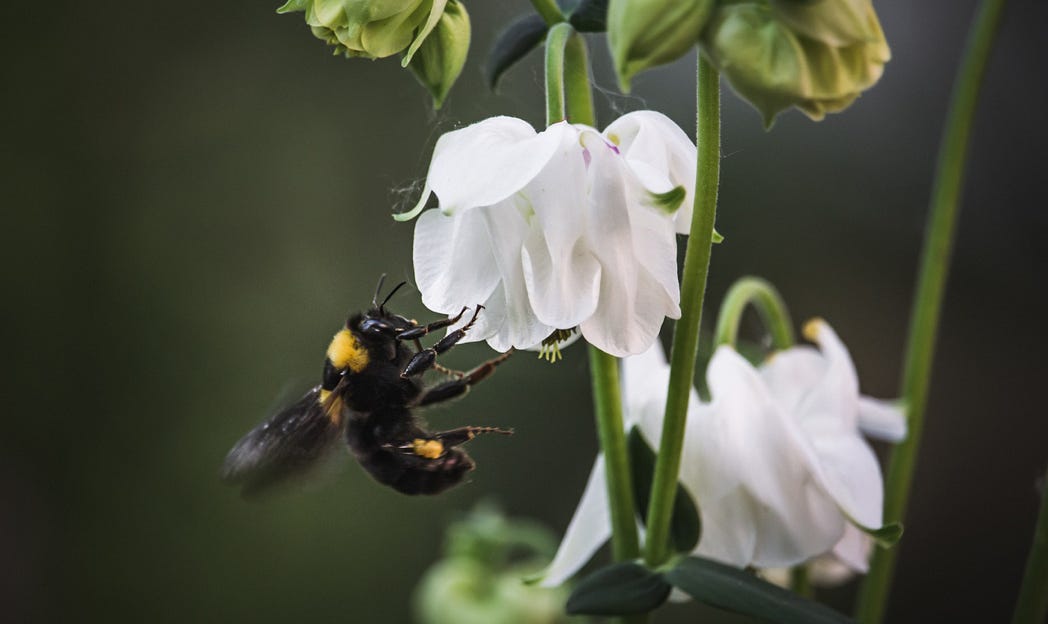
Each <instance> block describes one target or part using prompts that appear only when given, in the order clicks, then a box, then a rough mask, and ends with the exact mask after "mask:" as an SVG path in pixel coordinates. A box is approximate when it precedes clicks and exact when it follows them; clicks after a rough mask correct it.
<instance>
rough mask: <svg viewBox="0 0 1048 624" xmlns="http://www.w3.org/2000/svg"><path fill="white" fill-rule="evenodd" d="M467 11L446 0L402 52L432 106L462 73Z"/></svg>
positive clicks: (439, 102)
mask: <svg viewBox="0 0 1048 624" xmlns="http://www.w3.org/2000/svg"><path fill="white" fill-rule="evenodd" d="M469 33H470V29H469V14H468V13H466V7H464V6H462V4H460V3H459V2H456V0H448V4H447V6H446V7H445V8H444V12H443V13H441V15H440V20H439V21H438V22H437V25H436V26H435V27H434V28H433V31H432V32H431V33H430V34H429V36H428V37H426V39H425V41H423V42H422V45H421V46H420V47H419V48H418V51H417V52H415V54H414V56H410V52H409V55H405V56H404V65H406V66H408V67H411V70H412V71H413V72H415V77H417V78H418V79H419V82H421V83H422V85H423V86H424V87H426V89H428V90H429V92H430V94H431V95H432V96H433V108H440V107H441V105H443V104H444V98H445V97H447V95H448V91H450V90H451V85H453V84H455V79H457V78H458V76H459V74H460V73H462V67H463V66H464V65H465V64H466V53H467V52H468V51H469Z"/></svg>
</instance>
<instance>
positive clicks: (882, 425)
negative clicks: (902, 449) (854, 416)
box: [859, 396, 907, 442]
mask: <svg viewBox="0 0 1048 624" xmlns="http://www.w3.org/2000/svg"><path fill="white" fill-rule="evenodd" d="M859 429H862V432H863V433H865V434H866V435H867V436H869V437H871V438H874V439H876V440H884V441H886V442H901V441H902V440H904V439H906V430H907V425H906V412H905V411H904V410H903V408H902V406H901V405H899V404H898V403H897V402H894V401H884V400H881V399H875V398H873V397H868V396H861V397H859Z"/></svg>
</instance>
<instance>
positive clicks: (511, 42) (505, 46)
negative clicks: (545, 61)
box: [484, 14, 547, 90]
mask: <svg viewBox="0 0 1048 624" xmlns="http://www.w3.org/2000/svg"><path fill="white" fill-rule="evenodd" d="M546 29H547V26H546V22H545V21H543V19H542V18H541V17H540V16H538V15H534V14H530V15H524V16H522V17H518V18H517V19H516V20H514V21H513V22H510V25H509V26H507V27H506V28H505V29H504V30H503V31H502V32H501V33H499V35H498V37H496V38H495V44H494V45H492V46H491V52H490V53H488V64H487V67H486V68H485V69H484V75H485V76H486V77H487V82H488V88H489V89H492V90H494V89H495V86H496V85H497V84H498V81H499V78H501V77H502V74H503V73H504V72H505V71H506V70H507V69H509V68H510V67H512V66H513V64H514V63H516V62H517V61H519V60H520V59H522V58H524V55H526V54H527V53H528V52H531V51H532V50H533V49H534V48H535V46H537V45H538V44H539V43H540V42H541V41H542V40H543V39H544V38H545V37H546Z"/></svg>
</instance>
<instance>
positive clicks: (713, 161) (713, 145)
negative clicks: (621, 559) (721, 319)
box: [645, 53, 720, 566]
mask: <svg viewBox="0 0 1048 624" xmlns="http://www.w3.org/2000/svg"><path fill="white" fill-rule="evenodd" d="M698 56H699V60H698V66H699V67H698V79H697V81H696V82H697V84H696V99H697V106H696V109H697V110H696V116H697V124H696V130H695V132H696V141H695V142H696V145H697V146H698V150H697V155H696V158H697V161H696V168H695V210H694V212H693V213H692V219H691V231H690V234H689V237H688V250H687V252H686V253H685V255H684V275H683V279H682V280H681V301H680V307H681V317H680V320H679V321H677V323H676V326H675V327H674V330H673V348H672V350H671V351H670V383H669V391H668V393H667V396H666V416H665V420H664V421H663V425H662V440H661V442H660V444H659V453H658V455H657V456H656V460H655V477H654V478H653V479H652V486H651V500H650V503H649V505H648V515H647V518H648V533H647V539H646V545H645V559H646V560H647V563H648V564H649V565H651V566H657V565H660V564H662V563H663V562H664V561H665V560H666V558H667V557H668V555H669V531H670V520H671V518H672V516H673V500H674V497H675V496H676V494H677V479H678V475H679V474H680V456H681V450H682V448H683V446H684V423H685V421H686V420H687V418H688V396H689V394H690V392H691V387H692V384H693V381H694V378H695V357H696V355H697V354H698V348H699V324H700V323H701V321H702V301H703V299H704V298H705V295H706V276H707V274H708V272H709V267H710V255H711V253H712V247H713V222H714V220H715V218H716V213H717V186H718V184H719V182H720V75H719V74H718V72H717V70H716V69H714V68H713V66H712V65H710V63H709V62H708V61H706V59H704V58H703V57H702V54H701V53H699V55H698ZM700 505H701V501H700Z"/></svg>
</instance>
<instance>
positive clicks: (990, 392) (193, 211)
mask: <svg viewBox="0 0 1048 624" xmlns="http://www.w3.org/2000/svg"><path fill="white" fill-rule="evenodd" d="M974 5H975V3H974V2H972V1H970V0H964V1H960V0H934V1H933V0H926V1H925V2H921V3H910V2H886V1H882V2H879V3H878V9H879V11H880V15H881V18H882V22H883V25H884V30H885V31H886V33H887V36H888V40H889V42H890V43H891V45H892V51H893V55H894V58H893V60H892V61H891V63H889V65H888V66H887V72H886V74H885V77H884V79H883V80H882V81H881V83H880V84H879V85H878V86H877V87H875V88H874V89H873V90H872V91H870V92H869V93H867V94H866V95H865V96H863V97H862V98H861V99H860V100H859V101H858V102H857V103H856V104H855V105H854V106H853V107H852V108H851V109H850V110H849V111H847V112H846V113H844V114H841V115H836V116H831V117H829V118H828V119H827V120H826V121H825V122H823V123H820V124H815V123H812V122H810V121H808V120H807V119H806V118H803V117H802V116H801V115H799V114H797V113H794V112H791V113H788V114H786V115H784V116H783V117H782V118H780V120H779V122H778V123H777V124H776V126H775V128H774V130H772V131H771V132H768V133H766V132H764V131H763V130H762V129H761V124H760V119H759V117H758V115H757V114H756V113H755V112H754V111H753V110H751V109H749V108H748V106H747V105H745V104H743V103H742V102H741V101H740V100H738V99H736V98H735V97H734V96H733V95H732V94H731V93H730V92H728V91H727V90H725V93H724V139H723V151H724V161H723V185H722V188H721V202H720V214H719V220H718V229H719V231H720V232H721V233H723V234H724V235H725V237H726V239H727V240H726V242H725V243H724V244H722V245H720V246H718V247H717V248H716V249H715V254H714V260H713V267H712V274H711V283H710V297H711V298H710V302H711V304H712V305H717V304H719V301H720V298H721V296H722V295H723V293H724V291H725V289H726V288H727V286H728V285H729V284H730V283H731V281H732V280H734V279H736V278H737V277H739V276H741V275H744V274H750V273H754V274H759V275H763V276H765V277H767V278H769V279H771V280H772V281H773V282H775V283H776V284H777V285H778V286H779V288H780V289H781V290H782V292H783V293H784V295H785V296H786V298H787V301H788V303H789V304H790V306H791V309H792V312H793V314H794V316H795V319H796V320H797V321H798V322H799V321H802V320H803V319H805V318H807V317H809V316H813V315H821V316H824V317H826V318H827V319H829V320H830V322H831V323H832V324H833V325H834V327H835V328H836V329H837V331H838V332H839V333H840V334H841V336H842V337H843V338H844V339H845V341H846V342H847V344H848V345H849V347H850V349H851V351H852V355H853V357H854V359H855V361H856V365H857V367H858V369H859V372H860V375H861V379H862V384H863V389H864V391H865V392H867V393H869V394H873V395H877V396H882V397H890V396H893V395H894V394H896V392H897V387H898V386H897V379H898V376H899V371H898V363H899V361H900V357H901V351H902V346H903V341H904V329H905V326H906V322H907V314H908V309H909V299H910V294H911V289H912V284H913V271H914V267H915V262H916V257H917V253H918V250H919V246H920V239H921V233H922V229H923V223H924V218H925V213H926V204H927V197H928V189H929V183H930V176H931V173H932V168H933V162H934V157H935V152H936V148H937V144H938V138H939V132H940V129H941V125H942V119H943V116H944V112H945V108H946V103H947V96H948V92H949V87H950V84H951V81H952V77H953V75H954V69H955V64H956V62H957V59H958V56H959V53H960V50H961V47H962V43H963V37H964V33H965V32H966V29H967V25H968V21H969V18H970V16H971V15H972V12H973V10H974ZM467 6H468V8H469V11H470V13H471V15H472V18H473V25H474V31H473V32H474V34H473V46H472V49H471V50H470V60H469V64H468V65H467V67H466V70H465V72H464V74H463V76H462V78H461V80H460V81H459V84H458V85H457V86H456V87H455V89H454V90H453V91H452V94H451V96H450V99H449V101H448V103H447V105H446V106H445V108H444V110H442V111H440V112H439V113H433V112H432V111H431V110H430V109H429V101H428V97H427V95H426V94H425V93H424V91H423V90H422V89H421V88H420V87H419V86H418V85H416V83H415V81H414V79H413V77H412V76H411V75H410V74H409V73H408V72H407V71H403V70H401V69H400V67H399V64H398V63H397V62H396V61H395V60H392V59H390V60H386V61H377V62H368V61H363V60H356V61H346V60H343V59H340V58H334V57H332V56H331V55H330V54H329V52H328V50H327V49H326V48H325V46H324V45H323V44H322V43H320V42H319V41H317V40H315V39H314V38H313V37H312V36H311V35H310V33H309V30H308V28H307V27H306V26H305V25H304V23H303V22H302V19H301V15H299V14H295V15H291V16H277V15H276V14H275V13H274V9H275V8H276V4H275V3H272V4H270V3H258V2H255V3H249V2H210V3H205V2H200V1H199V0H188V1H185V2H179V3H137V4H127V3H116V2H105V1H103V2H92V3H78V2H61V1H59V2H54V3H48V4H46V5H41V4H38V3H15V4H12V5H10V6H7V7H5V9H4V13H5V15H4V18H3V20H2V21H0V33H2V39H0V41H2V45H3V48H4V50H3V51H4V56H3V58H4V62H3V64H2V65H0V76H2V84H3V85H4V91H5V93H4V95H3V98H2V100H0V107H2V113H3V114H2V116H0V119H2V122H0V123H2V127H3V139H2V141H0V171H2V172H3V173H2V175H3V183H2V185H0V197H2V205H3V211H4V220H3V221H4V226H3V228H2V235H3V239H2V246H0V249H2V251H0V253H2V254H3V256H2V260H3V262H2V263H0V271H2V274H3V277H4V281H3V293H4V300H5V304H4V306H3V310H4V322H3V336H4V344H5V347H6V353H7V356H6V360H7V362H8V373H7V375H6V378H7V380H8V381H7V384H5V385H7V386H8V387H7V388H6V391H5V395H4V396H5V398H6V400H5V404H6V410H5V412H6V413H5V414H4V423H3V433H2V434H0V562H2V564H0V600H2V604H3V605H4V606H3V607H2V608H0V609H2V613H3V614H4V618H3V619H7V620H9V621H96V620H97V621H153V622H189V621H253V622H284V621H301V622H408V621H410V600H409V595H410V592H411V590H412V588H413V587H414V586H415V584H416V583H417V581H418V579H419V578H420V577H421V575H422V574H423V572H424V571H425V569H426V568H427V566H428V565H430V564H431V563H432V562H433V561H434V560H435V558H436V556H437V554H438V552H439V551H440V547H441V539H442V533H443V528H444V527H445V526H446V524H447V522H448V521H450V520H451V519H453V518H455V517H456V516H457V515H458V514H460V513H461V512H463V511H464V510H467V509H469V508H471V507H472V505H473V504H474V503H475V502H476V501H478V500H482V499H486V500H495V501H498V502H500V503H501V504H502V505H503V507H504V508H505V509H506V510H508V511H509V512H510V513H512V514H515V515H524V516H529V517H533V518H536V519H538V520H541V521H543V522H544V523H546V524H547V525H548V526H550V527H551V528H552V529H554V530H556V531H557V532H558V533H559V532H561V531H563V529H564V527H565V526H566V525H567V522H568V519H569V518H570V516H571V514H572V511H573V509H574V505H575V502H576V500H577V497H578V496H579V494H580V493H581V490H582V486H583V483H584V482H585V478H586V476H587V474H588V472H589V469H590V466H591V463H592V459H593V456H594V453H595V449H596V441H595V433H594V429H593V425H592V416H591V406H590V400H589V391H588V378H587V374H586V361H585V352H584V350H583V349H581V348H579V347H573V348H570V349H568V350H567V351H566V352H565V355H566V357H565V360H564V361H563V362H561V363H559V364H557V365H549V364H546V363H545V362H540V361H537V360H535V359H534V358H533V357H532V356H530V355H528V354H521V355H518V356H517V357H515V358H513V359H512V360H511V361H509V362H508V363H507V364H506V365H505V366H503V367H502V368H500V369H499V373H498V375H497V376H496V377H495V378H493V379H492V380H491V381H489V382H487V383H486V384H485V385H484V386H482V387H481V388H479V389H477V390H476V391H475V392H474V393H472V394H471V395H470V396H469V398H468V399H467V400H465V401H462V402H460V403H458V404H456V405H454V406H452V407H450V408H446V409H440V410H434V411H433V412H431V413H430V414H429V418H430V420H431V421H432V422H433V423H434V424H437V425H439V426H448V427H450V426H457V425H462V424H491V425H497V426H502V427H513V428H515V429H516V431H517V435H516V436H515V437H513V438H512V439H503V438H492V439H483V440H478V441H477V442H476V443H474V444H473V445H471V449H470V452H471V453H472V454H473V456H474V458H475V459H476V460H477V463H478V465H479V468H478V470H477V471H476V472H475V473H474V474H473V478H472V482H471V483H470V484H468V485H465V486H463V487H460V488H458V489H456V490H453V491H452V492H451V493H449V494H447V495H444V496H441V497H439V498H435V499H430V498H427V499H420V498H408V497H404V496H401V495H398V494H396V493H395V492H393V491H392V490H390V489H386V488H382V487H380V486H377V485H376V484H374V483H373V482H371V481H370V479H369V478H368V477H367V476H365V474H364V473H363V472H362V470H360V468H359V467H358V466H357V465H356V464H355V463H354V462H352V461H351V460H348V459H347V461H346V462H344V464H343V465H342V466H341V469H340V470H338V471H336V473H335V474H334V475H332V476H330V477H329V478H327V479H322V480H321V481H320V482H318V483H317V484H315V485H314V486H312V487H305V488H301V489H298V490H294V491H291V492H288V493H285V494H283V495H282V496H279V497H275V498H273V499H271V500H268V501H265V502H263V503H259V504H249V503H247V502H245V501H243V500H241V499H240V498H239V497H238V496H237V493H236V492H235V491H234V490H232V489H228V488H226V487H223V486H222V485H221V484H220V483H219V482H218V479H217V470H218V465H219V463H220V462H221V460H222V457H223V456H224V454H225V452H226V451H227V450H228V448H229V447H230V446H231V445H232V444H233V442H234V441H235V440H236V439H237V438H238V437H239V436H240V435H241V434H242V433H244V432H245V431H246V430H247V429H248V428H250V427H251V426H253V425H254V424H255V423H256V421H258V420H259V419H261V418H262V417H263V416H264V415H265V414H266V412H267V411H268V410H269V409H271V408H272V407H273V406H274V405H275V404H276V403H277V402H278V401H279V400H280V399H281V397H287V396H288V395H289V394H291V395H294V394H296V393H297V392H300V391H301V390H302V389H304V388H305V387H307V386H308V385H310V384H312V383H314V381H315V380H316V379H317V377H318V375H319V373H320V368H321V363H322V357H323V355H322V354H323V349H324V347H325V346H326V344H327V340H328V339H329V337H330V335H331V334H332V333H333V332H334V331H335V330H336V329H337V328H338V327H339V324H340V323H341V322H342V320H343V319H344V316H345V315H346V313H347V311H349V310H354V309H357V308H360V307H362V306H364V305H365V303H366V302H367V301H368V300H369V298H370V296H371V292H372V288H373V286H374V284H375V281H376V279H377V277H378V275H379V274H381V273H383V272H387V273H389V274H390V275H391V277H392V278H404V279H410V278H411V258H410V253H411V237H412V226H411V225H409V224H397V223H394V222H393V220H392V219H390V218H389V213H390V212H391V211H392V210H393V209H394V208H395V207H398V206H401V205H403V204H405V203H410V202H412V201H414V199H415V197H416V196H417V191H418V188H419V180H420V179H421V177H422V176H424V174H425V170H426V166H427V163H428V158H429V155H430V152H431V150H432V146H433V143H434V141H435V140H436V138H437V137H438V136H439V135H440V134H441V133H442V132H444V131H447V130H450V129H453V128H456V127H460V126H462V125H464V124H468V123H471V122H474V121H477V120H480V119H482V118H485V117H487V116H491V115H495V114H510V115H516V116H520V117H523V118H524V119H527V120H529V121H530V122H532V123H534V124H536V125H538V124H540V123H541V122H542V119H543V109H542V106H543V104H542V103H543V98H542V94H541V83H542V73H541V67H540V62H539V58H538V55H532V56H530V57H528V59H527V60H526V61H525V62H524V63H522V64H521V65H519V66H518V67H516V68H515V69H514V70H512V71H511V73H510V74H508V76H507V77H506V78H505V80H504V82H503V85H502V87H501V91H500V92H499V93H497V94H492V93H489V92H488V91H487V90H486V89H485V88H484V86H483V81H482V77H481V70H480V67H481V66H482V64H483V59H484V56H485V54H486V52H487V50H488V48H489V46H490V44H491V41H492V39H493V36H494V33H495V32H496V31H497V30H498V28H499V27H501V25H503V24H505V23H506V22H507V21H508V20H509V19H510V18H511V17H513V16H515V15H517V14H519V13H522V12H524V11H526V10H528V4H527V2H525V1H524V0H514V1H513V2H483V1H473V2H467ZM1046 25H1048V8H1046V5H1045V3H1043V2H1036V1H1033V0H1028V1H1018V0H1016V1H1014V2H1012V3H1011V4H1010V8H1009V10H1008V12H1007V14H1006V17H1005V21H1004V24H1003V31H1002V33H1001V36H1000V39H999V45H998V48H997V50H996V51H995V53H994V56H993V59H992V62H991V64H990V67H989V74H988V77H987V80H986V84H985V92H984V96H983V98H982V102H981V108H980V112H979V117H978V120H977V123H976V126H975V130H974V134H973V142H972V157H971V160H970V167H969V177H968V183H967V184H966V187H965V195H964V210H963V213H962V219H961V226H960V234H959V239H958V247H957V255H956V258H955V262H954V265H953V272H952V275H951V280H950V287H949V292H948V297H947V301H946V308H945V317H944V320H943V325H942V332H941V336H940V343H939V352H938V358H937V368H936V371H935V379H934V385H933V391H932V396H931V404H930V419H929V422H928V426H927V430H926V439H925V442H926V443H925V445H924V448H923V454H922V457H921V462H920V466H919V469H918V472H917V475H916V483H915V487H914V491H913V499H912V500H913V503H912V507H911V513H910V516H909V519H908V522H907V527H906V536H905V538H904V540H903V542H902V544H901V548H902V553H901V558H900V564H901V568H900V570H899V574H898V576H897V583H896V588H895V592H894V594H893V597H892V604H891V608H890V609H889V619H890V620H891V621H897V622H923V621H928V620H930V619H932V618H935V619H936V620H939V621H950V620H952V621H959V620H961V619H967V620H969V621H999V620H1001V619H1003V618H1004V617H1005V616H1006V615H1007V614H1008V613H1010V609H1011V604H1012V602H1013V600H1014V596H1015V591H1016V588H1017V585H1018V582H1019V578H1020V575H1021V570H1022V563H1023V560H1024V557H1025V552H1026V549H1027V547H1028V543H1029V539H1030V536H1031V531H1032V526H1033V519H1034V513H1035V510H1036V503H1037V490H1036V481H1037V480H1038V478H1039V476H1040V475H1043V474H1044V468H1045V465H1046V463H1048V444H1046V443H1048V423H1046V410H1045V407H1044V403H1043V400H1042V398H1041V395H1040V392H1041V390H1043V385H1044V383H1045V373H1046V372H1048V369H1046V366H1045V355H1044V353H1045V349H1046V347H1048V344H1046V340H1045V331H1044V329H1043V321H1042V317H1043V315H1044V309H1045V308H1044V304H1045V303H1046V302H1045V297H1044V288H1045V274H1046V271H1045V269H1046V268H1048V250H1046V246H1045V242H1044V241H1045V235H1046V234H1048V215H1046V211H1045V203H1046V202H1045V199H1044V192H1043V182H1044V180H1043V176H1044V174H1045V163H1046V162H1048V158H1046V156H1048V154H1046V145H1048V131H1046V129H1045V125H1044V124H1043V123H1042V120H1041V117H1042V116H1043V112H1044V108H1045V104H1046V102H1048V98H1046V97H1045V96H1046V93H1045V91H1046V86H1045V81H1044V74H1043V71H1044V69H1043V66H1044V62H1043V61H1044V59H1045V57H1044V46H1043V42H1044V37H1043V32H1044V27H1045V26H1046ZM590 43H591V49H592V50H593V57H594V61H595V75H596V81H597V85H598V88H599V89H600V92H598V94H597V100H598V103H599V105H600V109H601V111H600V112H601V115H600V117H601V120H602V123H607V122H608V121H609V120H611V119H612V118H613V117H614V116H615V115H616V114H618V113H621V112H625V111H629V110H635V109H639V108H645V107H647V108H654V109H658V110H662V111H664V112H666V113H667V114H669V115H670V116H672V117H673V118H674V119H676V120H677V121H678V122H679V123H680V124H681V125H682V126H683V127H684V128H685V129H686V130H688V131H689V132H690V131H691V130H692V129H693V128H694V97H693V86H694V74H693V71H694V61H693V60H692V59H684V60H682V61H680V62H679V63H676V64H674V65H672V66H669V67H666V68H663V69H661V70H657V71H652V72H649V73H646V74H643V75H641V76H640V77H639V79H638V80H637V81H636V83H635V92H634V94H633V95H631V96H628V97H627V96H622V95H620V94H618V93H617V91H616V89H615V87H614V85H615V81H614V79H613V77H612V74H611V72H610V69H609V61H608V55H607V51H606V48H605V46H604V41H603V39H601V38H599V37H593V38H591V39H590ZM396 304H397V307H398V309H399V310H402V311H404V312H405V313H408V314H411V315H415V316H417V317H418V318H430V316H431V315H430V314H429V313H427V312H426V311H425V310H424V309H423V308H422V307H421V304H420V303H419V301H418V297H417V293H415V292H412V291H407V292H404V293H403V294H401V295H398V297H397V299H396ZM754 330H755V326H753V325H751V326H750V328H749V331H750V332H751V335H756V334H755V331H754ZM489 355H490V352H489V351H488V350H487V348H486V347H485V346H483V345H469V346H465V347H462V348H460V349H457V350H456V351H455V352H454V353H453V354H452V356H451V357H450V358H449V360H450V363H451V364H452V365H455V366H459V367H468V366H470V364H472V363H474V362H478V361H480V360H482V359H484V358H486V357H488V356H489ZM1042 485H1043V484H1042ZM854 590H855V586H854V584H852V585H849V586H846V587H844V588H841V589H838V590H833V591H830V592H826V593H825V594H823V595H824V597H826V598H827V599H828V600H830V601H831V602H832V603H833V604H835V605H836V606H838V607H840V608H848V605H849V604H850V601H851V599H852V595H853V594H854ZM697 611H698V610H697V608H696V607H694V605H692V606H685V607H681V606H669V607H667V608H665V609H664V610H663V611H662V612H661V613H660V616H659V618H658V620H659V621H660V622H684V621H694V619H695V618H696V617H697V615H696V614H697Z"/></svg>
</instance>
